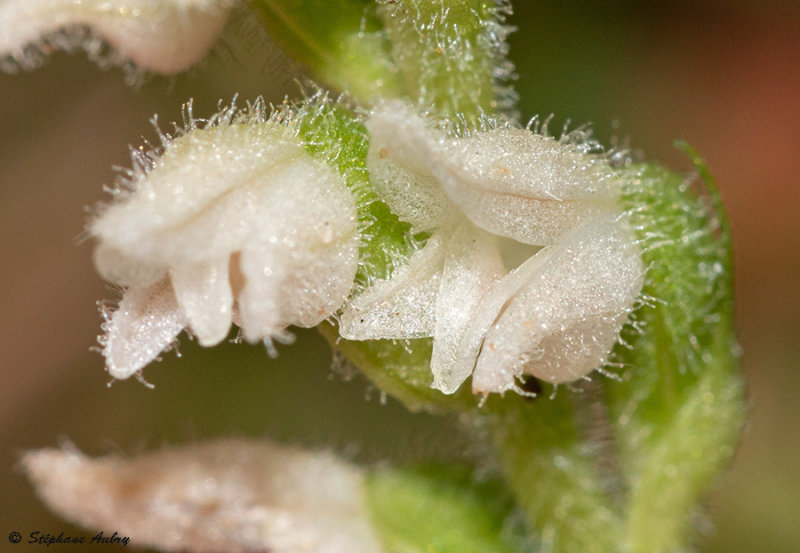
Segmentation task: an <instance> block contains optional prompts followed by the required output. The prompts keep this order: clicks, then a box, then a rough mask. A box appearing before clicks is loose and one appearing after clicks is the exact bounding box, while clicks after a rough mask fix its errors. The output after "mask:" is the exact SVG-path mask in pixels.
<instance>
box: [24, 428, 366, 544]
mask: <svg viewBox="0 0 800 553" xmlns="http://www.w3.org/2000/svg"><path fill="white" fill-rule="evenodd" d="M22 467H23V468H24V470H25V471H26V472H27V474H28V477H29V478H30V479H31V480H32V481H33V483H34V485H35V486H36V491H37V492H38V494H39V496H40V497H41V498H42V500H43V501H44V502H45V503H46V504H47V505H48V506H49V507H50V508H51V509H52V510H53V511H55V512H56V513H58V514H59V515H61V516H63V517H64V518H66V519H69V520H72V521H74V522H76V523H78V524H81V525H82V526H85V527H86V528H90V529H91V530H92V531H96V530H97V529H106V530H111V529H113V530H114V531H116V532H118V533H119V534H120V535H122V536H125V537H129V538H130V544H131V545H133V546H135V547H137V548H139V547H148V548H154V549H159V550H163V551H185V552H187V553H212V552H218V551H228V552H230V553H246V552H253V551H270V552H272V553H301V552H308V553H312V552H313V553H378V552H379V551H380V550H381V549H380V546H379V544H378V539H377V537H376V535H375V531H374V530H373V527H372V525H371V523H370V521H369V511H368V508H367V504H366V499H365V490H364V477H363V473H362V471H361V470H360V469H359V468H358V467H356V466H354V465H351V464H348V463H346V462H344V461H342V460H340V459H337V458H336V457H334V456H333V455H332V454H329V453H323V452H308V451H302V450H299V449H295V448H289V447H282V446H279V445H276V444H272V443H269V442H265V441H260V442H254V441H247V440H235V439H228V440H220V441H217V442H210V443H204V444H197V445H193V446H186V447H180V448H173V449H166V450H163V451H160V452H157V453H152V454H147V455H142V456H139V457H135V458H132V459H126V458H122V457H119V456H108V457H102V458H96V459H92V458H89V457H87V456H85V455H83V454H81V453H80V452H77V451H74V450H72V451H69V450H56V449H45V450H39V451H30V452H28V453H26V454H25V455H24V456H23V458H22Z"/></svg>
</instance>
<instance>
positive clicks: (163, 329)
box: [101, 279, 186, 379]
mask: <svg viewBox="0 0 800 553" xmlns="http://www.w3.org/2000/svg"><path fill="white" fill-rule="evenodd" d="M106 325H107V328H106V335H105V336H104V337H103V338H102V339H101V341H102V343H103V355H104V356H105V358H106V370H108V372H109V374H111V376H113V377H114V378H119V379H124V378H128V377H129V376H131V375H133V374H134V373H136V372H137V371H139V370H141V369H142V368H144V367H145V366H146V365H147V364H148V363H150V362H151V361H152V360H153V359H155V358H156V357H158V355H159V354H160V353H161V352H162V351H164V350H165V349H166V348H168V347H169V346H170V345H171V344H172V343H173V342H174V341H175V337H176V336H177V335H178V334H179V333H180V332H181V330H183V329H184V327H185V326H186V320H185V318H184V317H183V315H182V314H181V312H180V310H179V309H178V304H177V302H176V301H175V294H174V292H173V290H172V286H170V284H169V281H168V280H166V279H165V280H162V281H160V282H157V283H156V284H153V285H152V286H150V287H148V288H129V289H128V290H127V291H126V292H125V294H124V295H123V297H122V301H121V302H120V304H119V308H118V309H117V310H116V311H114V313H113V314H112V315H111V319H110V320H109V321H108V322H107V323H106Z"/></svg>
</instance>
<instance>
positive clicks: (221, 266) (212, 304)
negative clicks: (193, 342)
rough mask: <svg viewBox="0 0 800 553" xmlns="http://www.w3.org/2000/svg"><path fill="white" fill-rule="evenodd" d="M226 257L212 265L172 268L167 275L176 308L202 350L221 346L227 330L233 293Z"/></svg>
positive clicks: (229, 325)
mask: <svg viewBox="0 0 800 553" xmlns="http://www.w3.org/2000/svg"><path fill="white" fill-rule="evenodd" d="M229 263H230V260H229V258H228V257H224V258H222V259H219V260H217V261H216V262H209V263H197V264H194V265H180V266H178V267H173V268H172V269H171V270H170V272H169V275H170V280H171V281H172V287H173V288H174V289H175V297H176V298H177V300H178V306H179V307H180V310H181V312H182V313H183V315H184V317H185V318H186V320H187V322H188V326H189V327H191V329H192V332H194V333H195V335H196V336H197V341H198V342H200V345H203V346H213V345H216V344H218V343H219V342H221V341H222V340H223V339H224V338H225V337H226V336H227V335H228V331H229V330H230V327H231V312H232V308H233V292H232V291H231V284H230V280H229V279H228V265H229Z"/></svg>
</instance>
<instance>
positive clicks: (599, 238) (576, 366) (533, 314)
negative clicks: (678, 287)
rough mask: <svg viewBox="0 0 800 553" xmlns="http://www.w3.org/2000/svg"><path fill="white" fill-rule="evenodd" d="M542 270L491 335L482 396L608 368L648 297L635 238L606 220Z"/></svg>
mask: <svg viewBox="0 0 800 553" xmlns="http://www.w3.org/2000/svg"><path fill="white" fill-rule="evenodd" d="M542 254H544V257H543V261H542V262H540V263H538V264H537V270H536V271H534V272H533V273H531V274H530V275H529V278H528V279H527V280H526V282H525V284H524V287H523V288H522V289H521V290H520V291H519V292H518V293H517V294H516V295H514V297H513V298H512V299H511V301H510V302H509V303H508V305H507V306H506V307H505V309H504V310H503V312H502V314H501V315H500V316H499V317H498V319H497V321H496V323H495V324H494V326H493V327H492V328H491V330H490V331H489V332H488V333H487V335H486V338H485V339H484V342H483V348H482V350H481V353H480V356H479V357H478V362H477V365H476V367H475V372H474V374H473V379H472V383H473V391H475V392H476V393H488V392H500V393H502V392H504V391H506V390H511V389H515V387H516V383H515V379H516V378H518V377H519V376H521V375H522V374H530V375H533V376H535V377H537V378H539V379H542V380H546V381H548V382H551V383H560V382H569V381H573V380H577V379H578V378H581V377H583V376H586V375H587V374H589V373H590V372H592V371H593V370H594V369H597V368H598V367H601V366H602V365H603V364H604V363H606V362H607V360H608V356H609V354H610V353H611V349H612V348H613V346H614V344H615V343H616V341H617V339H618V338H619V332H620V330H621V329H622V326H623V325H624V324H625V322H626V321H627V319H628V315H629V314H630V312H631V311H632V310H633V307H634V303H635V301H636V298H637V297H638V296H639V293H640V292H641V289H642V280H643V275H644V268H643V265H642V259H641V252H640V251H639V248H638V246H637V245H636V243H635V241H634V238H633V235H632V233H631V231H630V230H629V229H628V228H627V227H626V225H624V224H623V223H621V222H620V221H618V220H616V219H614V218H612V217H607V218H604V219H601V220H598V221H596V222H594V223H592V224H590V225H585V226H583V227H581V228H579V229H576V230H575V231H572V232H570V233H569V234H567V235H566V236H565V237H564V239H563V241H561V242H559V243H558V244H555V245H553V246H548V247H546V248H544V249H543V250H542V251H540V252H539V253H537V254H536V255H535V256H534V258H536V257H539V256H540V255H542Z"/></svg>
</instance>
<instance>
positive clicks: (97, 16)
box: [0, 0, 232, 73]
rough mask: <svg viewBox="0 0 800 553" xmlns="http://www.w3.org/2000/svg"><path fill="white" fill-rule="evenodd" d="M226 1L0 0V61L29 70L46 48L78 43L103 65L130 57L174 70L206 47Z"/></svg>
mask: <svg viewBox="0 0 800 553" xmlns="http://www.w3.org/2000/svg"><path fill="white" fill-rule="evenodd" d="M231 5H232V1H231V0H169V1H160V0H81V1H77V2H76V1H73V0H3V1H2V2H0V67H2V68H6V69H14V68H15V67H17V66H20V67H23V68H25V69H29V68H33V67H36V66H37V65H39V64H40V63H41V62H42V60H43V59H45V58H46V56H47V55H48V53H50V52H52V51H53V50H75V49H83V50H86V51H87V52H88V53H89V55H90V56H93V57H95V58H97V59H98V61H102V62H105V63H109V62H110V63H124V62H126V61H130V62H133V64H134V65H136V66H137V67H140V68H144V69H147V70H150V71H153V72H156V73H177V72H179V71H183V70H185V69H188V68H189V67H190V66H191V65H192V64H194V63H195V62H197V61H198V60H199V59H200V58H201V57H202V56H203V55H204V54H205V53H206V51H207V50H208V48H209V47H210V46H211V44H212V43H213V42H214V40H215V39H216V37H217V34H218V33H219V31H220V29H221V28H222V26H223V25H224V23H225V20H226V19H227V16H228V12H229V11H230V7H231ZM105 44H107V45H109V46H110V51H109V50H108V49H107V48H105V47H104V45H105ZM3 58H5V59H3Z"/></svg>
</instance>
